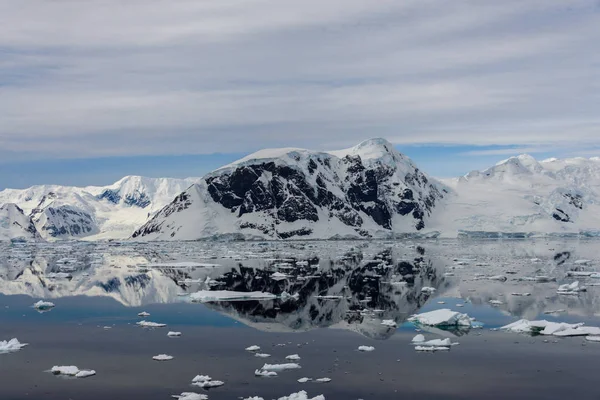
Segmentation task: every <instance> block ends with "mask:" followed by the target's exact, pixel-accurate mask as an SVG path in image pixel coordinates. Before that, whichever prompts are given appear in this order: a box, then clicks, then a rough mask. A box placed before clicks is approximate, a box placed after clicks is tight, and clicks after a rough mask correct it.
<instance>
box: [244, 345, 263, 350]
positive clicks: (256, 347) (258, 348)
mask: <svg viewBox="0 0 600 400" xmlns="http://www.w3.org/2000/svg"><path fill="white" fill-rule="evenodd" d="M259 350H260V346H257V345H252V346H250V347H246V351H259Z"/></svg>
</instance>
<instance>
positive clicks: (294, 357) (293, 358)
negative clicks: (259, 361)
mask: <svg viewBox="0 0 600 400" xmlns="http://www.w3.org/2000/svg"><path fill="white" fill-rule="evenodd" d="M285 359H286V360H289V361H298V360H300V356H299V355H298V354H290V355H289V356H287V357H285Z"/></svg>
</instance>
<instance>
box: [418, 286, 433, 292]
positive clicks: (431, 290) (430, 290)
mask: <svg viewBox="0 0 600 400" xmlns="http://www.w3.org/2000/svg"><path fill="white" fill-rule="evenodd" d="M435 290H436V289H435V288H433V287H429V286H424V287H422V288H421V293H426V294H433V293H435Z"/></svg>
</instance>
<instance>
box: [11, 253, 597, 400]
mask: <svg viewBox="0 0 600 400" xmlns="http://www.w3.org/2000/svg"><path fill="white" fill-rule="evenodd" d="M447 246H448V245H446V244H443V245H440V244H436V245H435V246H434V245H431V244H429V245H423V247H424V248H425V254H424V255H423V254H421V253H422V251H421V250H418V251H415V250H413V249H412V247H411V248H410V249H409V250H407V251H408V254H405V253H406V252H405V251H404V250H402V251H400V252H399V253H398V254H395V255H393V257H390V258H389V259H388V261H386V262H388V264H389V265H390V266H392V267H389V268H388V269H389V271H390V272H385V271H384V270H381V269H380V268H379V267H375V266H373V268H371V267H365V264H366V263H367V264H368V260H369V259H370V258H368V257H363V258H362V259H359V260H355V264H352V265H349V266H348V265H346V267H348V268H346V269H344V271H345V272H339V271H341V270H340V269H337V267H336V265H337V264H336V263H333V262H331V263H330V262H329V261H327V262H325V261H324V260H325V257H321V259H320V260H319V262H320V264H321V268H320V272H319V274H321V273H322V275H321V276H320V277H319V278H318V279H317V278H315V282H314V283H310V284H309V283H307V282H306V281H303V280H299V281H298V282H301V283H298V282H297V283H289V282H288V283H285V284H284V287H283V286H281V285H282V283H281V282H271V281H269V280H268V279H266V278H265V277H264V276H263V275H264V274H263V273H262V272H261V271H262V269H261V270H254V269H252V268H250V269H244V268H245V267H244V268H242V269H240V266H239V264H243V265H249V264H251V263H250V261H247V260H245V261H239V260H238V261H231V262H230V263H229V264H228V263H227V262H226V261H224V260H223V259H221V260H219V263H221V264H223V265H224V268H222V269H219V270H217V271H214V272H211V273H210V274H209V276H210V277H211V279H215V280H217V281H219V282H221V283H220V284H221V285H226V286H227V287H226V288H227V289H231V290H233V289H235V290H240V289H246V290H263V289H264V290H267V289H268V290H269V291H271V292H276V291H277V290H282V289H288V290H290V293H293V292H298V293H300V294H301V297H300V299H298V300H297V301H296V302H293V303H289V302H279V301H275V302H240V303H222V304H218V305H203V304H190V303H188V302H183V300H182V299H181V298H180V297H178V296H177V292H181V291H186V290H189V291H195V290H197V289H198V288H197V287H189V286H186V285H181V284H178V283H176V282H177V280H178V279H181V277H182V276H183V275H182V272H181V271H173V270H164V271H160V273H159V272H157V271H152V272H150V273H148V279H141V278H140V273H139V272H131V273H130V272H127V270H126V269H125V268H126V267H125V266H123V267H122V268H117V269H116V270H115V269H111V268H115V262H116V261H115V260H114V259H112V260H111V261H110V262H109V264H110V265H112V267H111V268H109V267H107V266H106V265H105V264H99V265H98V266H97V267H95V269H94V268H92V267H85V268H82V271H86V275H82V276H81V278H80V279H79V280H78V277H77V272H73V274H74V275H75V276H74V277H73V278H72V279H71V280H67V281H60V280H56V279H50V280H45V279H44V278H43V276H44V274H47V273H48V272H57V264H56V259H57V256H56V255H55V254H54V253H52V251H49V250H48V249H43V251H42V253H43V254H45V255H46V256H45V257H42V258H43V260H45V261H44V262H42V261H40V260H39V257H38V258H37V259H35V257H34V258H23V257H21V256H18V257H16V258H15V257H13V258H8V259H5V260H4V266H5V271H4V272H3V273H2V274H0V277H1V278H2V279H3V280H4V281H2V282H0V283H1V284H0V288H2V289H3V291H4V293H7V295H0V340H7V339H10V338H12V337H17V338H18V339H19V340H20V341H21V342H25V343H29V346H27V347H25V348H24V349H22V350H20V351H18V352H15V353H11V354H0V399H2V400H5V399H7V400H8V399H10V400H12V399H15V400H17V399H61V400H63V399H74V400H75V399H85V400H96V399H98V400H99V399H103V400H104V399H115V400H116V399H149V400H154V399H168V398H170V396H171V395H174V394H179V393H181V392H186V391H192V392H198V393H206V394H208V396H209V398H210V399H211V400H212V399H237V398H245V397H250V396H261V397H263V398H264V399H277V398H279V397H282V396H286V395H289V394H290V393H293V392H297V391H300V390H306V391H307V392H308V394H309V397H313V396H316V395H318V394H323V395H325V397H326V399H344V400H345V399H365V400H366V399H402V398H407V399H412V398H415V399H480V398H485V399H563V398H577V399H598V398H600V385H598V379H597V368H598V365H600V364H599V361H598V360H600V358H599V357H600V343H590V342H586V341H585V339H584V338H580V337H574V338H561V339H559V338H554V337H543V336H538V337H531V336H526V335H519V334H514V333H508V332H498V331H494V330H490V328H496V327H499V326H502V325H504V324H507V323H509V322H512V321H514V320H516V319H518V318H522V317H526V318H529V319H534V318H545V319H550V320H555V321H566V322H576V321H577V322H579V321H583V322H586V323H587V324H589V325H596V326H598V325H600V321H599V318H598V317H596V315H597V313H598V311H600V310H599V309H598V304H600V302H598V301H597V298H598V296H597V290H598V289H600V288H596V287H595V286H593V282H591V281H590V283H592V286H590V288H589V289H588V291H587V292H586V293H582V294H581V295H579V296H575V297H569V298H565V297H564V296H563V297H561V296H557V295H556V293H555V292H556V286H557V284H558V283H561V280H564V278H565V271H566V270H568V269H569V268H571V267H573V266H575V265H578V264H575V263H574V262H573V261H574V260H575V259H577V258H579V257H584V256H585V257H587V258H591V259H592V261H591V263H592V266H591V267H588V268H593V264H594V263H595V261H594V260H593V253H594V251H595V249H597V248H598V246H597V245H596V244H595V243H591V244H590V243H588V244H584V245H582V244H579V243H577V244H573V243H551V244H546V243H543V244H542V245H539V244H538V245H536V246H537V247H536V246H533V245H531V246H529V245H527V244H520V245H511V246H512V247H510V248H509V250H508V251H507V246H506V244H503V245H497V244H476V245H473V246H472V248H469V249H465V246H464V245H454V246H451V249H450V250H448V249H447ZM519 246H520V247H519ZM524 248H533V250H527V251H524V252H523V251H522V249H524ZM563 248H567V249H571V250H570V251H573V255H572V256H571V257H570V259H571V261H570V262H567V263H563V264H560V265H558V264H559V263H560V261H561V260H562V258H561V259H558V260H555V255H556V254H557V253H559V252H560V253H562V250H563ZM536 249H537V250H536ZM559 250H560V251H559ZM119 251H121V250H119ZM241 251H242V250H239V251H238V252H237V253H239V252H241ZM318 251H319V252H322V251H324V250H323V249H318ZM328 251H330V252H331V251H332V250H331V249H329V250H328ZM333 251H334V253H336V251H335V250H333ZM378 251H379V249H375V250H374V251H373V254H378ZM19 252H22V249H19ZM128 252H129V250H128ZM185 252H186V257H185V259H197V260H201V259H204V258H207V257H205V255H203V257H195V258H194V257H193V256H192V255H191V254H193V253H194V251H193V249H192V250H189V249H186V250H185ZM340 252H341V250H340ZM411 252H412V253H411ZM81 253H82V252H81V251H80V250H78V249H77V248H75V249H74V250H73V249H71V250H69V254H70V255H72V256H75V257H76V256H77V255H78V254H81ZM48 254H50V255H48ZM52 254H54V255H52ZM463 255H465V257H466V256H468V257H471V260H472V259H475V258H477V259H478V260H479V261H480V262H481V263H482V264H486V265H483V266H476V265H475V264H476V262H475V261H469V265H470V266H461V268H458V269H453V268H454V267H456V266H457V265H459V264H461V262H460V261H456V259H457V256H461V257H462V256H463ZM136 256H137V255H136ZM537 256H540V257H543V260H542V261H541V262H536V263H535V265H534V266H533V267H530V264H531V258H533V257H537ZM52 257H54V258H52ZM61 257H62V255H61ZM86 257H89V254H88V255H86ZM423 257H424V258H425V261H419V262H415V260H416V259H418V258H423ZM563 257H564V256H563ZM178 259H182V257H179V258H178ZM329 259H331V257H329ZM329 259H328V260H329ZM381 259H385V257H383V258H381ZM23 260H26V261H23ZM32 260H33V261H32ZM365 260H366V261H365ZM444 260H445V261H444ZM484 261H485V262H484ZM128 262H130V261H128ZM403 262H404V263H412V264H411V265H412V266H413V267H414V269H413V270H411V271H410V273H407V272H406V271H407V268H408V267H407V266H406V265H405V264H402V263H403ZM261 263H265V261H261ZM63 264H64V263H62V264H61V262H59V263H58V265H63ZM334 264H335V265H334ZM326 266H327V267H326ZM570 266H571V267H570ZM413 267H411V268H413ZM344 268H345V267H344ZM465 269H466V272H465ZM512 269H517V270H518V273H517V274H515V275H516V276H517V277H518V276H530V275H533V274H538V275H539V274H541V273H542V272H544V273H553V274H555V275H556V276H557V277H558V279H559V282H554V283H550V284H544V285H540V284H531V283H523V282H521V281H518V280H516V279H513V278H512V276H511V275H509V276H510V280H508V281H506V282H496V281H489V280H480V279H479V278H478V277H476V279H472V277H473V276H474V274H475V271H476V272H477V273H480V272H482V273H486V274H487V275H493V274H496V273H498V272H503V271H504V272H506V271H509V272H512V271H511V270H512ZM358 270H360V273H359V274H358V275H357V272H356V271H358ZM32 271H33V272H35V274H34V278H35V279H33V278H31V277H27V274H28V273H30V272H32ZM232 271H233V272H234V273H232ZM447 271H454V272H455V273H456V274H461V276H459V277H456V276H455V277H447V276H445V275H444V272H447ZM314 273H315V272H314V271H313V272H311V274H314ZM198 274H200V275H198ZM386 274H389V276H387V275H386ZM392 275H394V276H397V275H402V276H403V277H404V279H414V281H412V283H410V284H409V285H408V289H397V288H396V289H389V288H388V286H386V284H385V283H384V282H383V281H384V280H390V279H395V278H392ZM131 276H135V277H136V279H135V280H133V279H132V278H128V277H131ZM410 276H413V278H411V277H410ZM184 277H185V278H191V279H196V278H199V279H200V280H202V281H204V279H205V276H203V275H202V273H200V272H198V271H196V272H193V271H191V272H189V273H186V274H185V276H184ZM117 280H118V281H119V282H122V283H120V284H119V283H116V282H117ZM142 281H143V282H146V283H145V284H143V285H141V286H140V285H139V282H142ZM39 282H43V285H42V286H40V287H39V288H38V287H36V285H37V284H38V283H39ZM374 282H375V283H374ZM109 283H110V284H109ZM11 285H12V286H11ZM52 285H53V286H52ZM265 285H266V286H265ZM425 285H428V286H434V287H436V288H437V289H438V294H435V295H433V296H426V295H423V294H422V293H421V290H420V289H421V287H422V286H425ZM49 287H50V288H52V289H48V288H49ZM42 289H43V290H44V291H45V292H43V293H45V296H43V297H45V298H47V299H48V300H50V301H53V302H54V303H55V304H56V308H54V309H53V310H52V311H50V312H46V313H43V314H40V313H38V312H36V311H35V310H34V309H32V308H31V305H32V304H33V303H34V301H36V300H37V299H38V298H39V297H42V296H35V295H33V294H34V293H38V292H37V291H38V290H42ZM171 289H177V290H171ZM27 291H31V292H27ZM336 291H337V292H340V293H344V295H345V296H347V299H345V300H343V301H331V300H330V301H317V300H315V299H314V296H315V295H316V294H333V293H334V292H336ZM514 291H518V292H525V291H528V292H531V294H532V295H531V296H528V297H519V298H516V297H511V296H510V293H511V292H514ZM19 292H21V293H23V292H25V293H27V294H30V295H33V296H30V295H24V294H19ZM8 293H10V295H8ZM57 293H61V294H60V295H58V294H57ZM69 293H74V294H78V295H76V296H69ZM157 293H162V294H161V295H160V296H162V297H160V296H159V297H156V296H157ZM164 293H169V295H168V296H166V295H164ZM152 296H154V297H152ZM150 297H151V298H152V299H154V300H153V301H146V300H144V299H147V298H150ZM158 298H162V299H168V301H164V302H162V303H161V302H158V301H157V300H156V299H158ZM490 298H494V299H502V300H503V301H504V304H503V305H501V306H499V307H491V306H489V305H488V300H489V299H490ZM140 299H142V300H140ZM438 302H444V303H445V304H438ZM456 304H465V306H464V307H462V308H460V309H458V308H455V305H456ZM443 307H447V308H452V309H456V310H457V311H460V312H465V313H468V314H469V315H470V316H472V317H475V318H476V319H477V320H479V321H481V322H483V323H484V324H485V327H484V328H483V329H473V330H470V331H455V332H440V331H433V332H422V333H424V334H425V335H426V337H427V339H433V338H438V337H451V338H452V341H453V342H459V343H460V344H459V345H457V346H454V347H452V349H451V351H450V352H436V353H434V354H424V353H418V352H416V351H415V350H414V349H413V347H412V346H411V345H410V341H411V339H412V337H413V336H414V335H415V334H416V332H415V327H414V326H413V325H412V324H410V323H407V322H405V319H406V317H407V316H408V315H410V314H413V313H415V312H425V311H429V310H432V309H436V308H443ZM559 308H562V309H566V312H565V313H564V314H560V315H555V316H549V315H544V314H542V311H544V309H559ZM359 309H360V310H362V313H360V312H357V310H359ZM142 310H145V311H148V312H150V313H151V316H150V317H148V318H147V320H150V321H155V322H162V323H166V324H168V326H167V327H165V328H156V329H143V328H141V327H139V326H136V325H135V323H136V322H137V321H139V320H140V318H138V317H137V313H138V312H140V311H142ZM360 310H359V311H360ZM365 310H370V312H369V313H365ZM386 318H391V319H394V320H395V321H397V322H398V324H399V328H397V329H390V330H388V329H383V328H382V327H381V325H380V324H379V322H378V321H380V320H381V319H386ZM373 321H375V322H373ZM105 326H110V327H111V328H110V329H105V328H104V327H105ZM171 330H172V331H181V332H182V333H183V336H182V337H180V338H169V337H167V332H168V331H171ZM250 345H259V346H261V352H262V353H269V354H271V357H270V358H257V357H255V356H254V354H252V353H249V352H247V351H245V350H244V349H245V348H246V347H248V346H250ZM360 345H368V346H374V347H375V351H373V352H368V353H361V352H359V351H357V348H358V346H360ZM161 353H166V354H170V355H172V356H174V359H173V360H171V361H166V362H157V361H154V360H152V356H154V355H157V354H161ZM290 354H299V355H300V356H301V360H300V361H298V363H299V364H300V365H301V366H302V369H300V370H290V371H283V372H281V373H279V376H277V377H275V378H257V377H255V376H254V371H255V370H256V369H258V368H260V367H261V366H262V365H263V364H264V363H271V364H275V363H285V362H286V361H285V356H287V355H290ZM54 365H76V366H78V367H79V368H89V369H94V370H96V372H97V375H96V376H93V377H90V378H87V379H64V378H61V377H57V376H54V375H52V374H50V373H48V372H45V371H47V370H49V369H50V368H51V367H52V366H54ZM198 374H201V375H210V376H211V377H213V379H217V380H222V381H224V382H225V385H224V386H222V387H219V388H215V389H211V390H209V391H205V390H203V389H200V388H197V387H192V386H190V383H191V380H192V378H193V377H194V376H196V375H198ZM302 377H311V378H322V377H328V378H331V379H332V381H331V382H330V383H321V384H319V383H311V382H309V383H305V384H301V383H298V382H297V380H298V379H299V378H302Z"/></svg>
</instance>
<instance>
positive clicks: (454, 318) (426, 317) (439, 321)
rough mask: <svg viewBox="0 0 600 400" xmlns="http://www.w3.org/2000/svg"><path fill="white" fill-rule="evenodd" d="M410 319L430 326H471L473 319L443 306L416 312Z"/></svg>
mask: <svg viewBox="0 0 600 400" xmlns="http://www.w3.org/2000/svg"><path fill="white" fill-rule="evenodd" d="M408 321H410V322H413V323H416V324H421V325H428V326H468V327H471V326H472V325H473V324H472V320H471V318H470V317H469V316H468V315H467V314H461V313H459V312H456V311H452V310H449V309H447V308H442V309H440V310H435V311H430V312H426V313H422V314H415V315H413V316H412V317H410V318H409V319H408Z"/></svg>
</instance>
